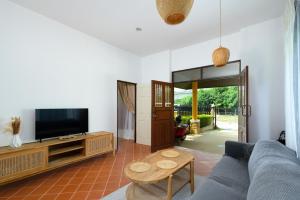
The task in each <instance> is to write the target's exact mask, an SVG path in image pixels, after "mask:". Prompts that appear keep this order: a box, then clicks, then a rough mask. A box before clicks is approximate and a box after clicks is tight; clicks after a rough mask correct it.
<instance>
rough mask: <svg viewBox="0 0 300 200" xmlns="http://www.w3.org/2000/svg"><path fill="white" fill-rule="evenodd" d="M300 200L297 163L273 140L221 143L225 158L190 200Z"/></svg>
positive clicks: (299, 177)
mask: <svg viewBox="0 0 300 200" xmlns="http://www.w3.org/2000/svg"><path fill="white" fill-rule="evenodd" d="M202 199H203V200H223V199H224V200H242V199H247V200H300V160H299V159H297V157H296V153H295V152H294V151H293V150H291V149H289V148H287V147H286V146H284V145H282V144H280V143H279V142H276V141H259V142H257V143H256V144H255V146H254V145H251V144H243V143H237V142H226V143H225V155H224V157H223V158H222V159H221V161H220V162H219V163H218V164H217V165H216V167H215V168H214V170H213V172H212V173H211V174H210V176H209V177H208V178H207V180H206V181H205V182H204V184H203V185H202V186H201V187H200V189H199V190H198V191H197V192H196V193H195V194H194V195H193V197H192V200H202Z"/></svg>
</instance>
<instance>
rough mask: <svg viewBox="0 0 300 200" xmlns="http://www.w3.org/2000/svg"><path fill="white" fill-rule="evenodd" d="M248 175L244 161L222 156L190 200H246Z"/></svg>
mask: <svg viewBox="0 0 300 200" xmlns="http://www.w3.org/2000/svg"><path fill="white" fill-rule="evenodd" d="M248 188H249V175H248V168H247V162H246V161H240V160H237V159H234V158H232V157H229V156H224V157H223V158H222V159H221V160H220V162H218V164H217V165H216V166H215V168H214V170H213V172H212V173H211V174H210V176H209V177H208V179H207V180H206V181H205V183H204V184H203V185H202V186H201V189H200V190H199V192H197V194H195V195H194V197H193V198H192V199H195V200H196V199H205V200H219V199H221V200H222V199H224V200H225V199H226V200H227V199H232V200H235V199H238V200H241V199H246V197H247V191H248Z"/></svg>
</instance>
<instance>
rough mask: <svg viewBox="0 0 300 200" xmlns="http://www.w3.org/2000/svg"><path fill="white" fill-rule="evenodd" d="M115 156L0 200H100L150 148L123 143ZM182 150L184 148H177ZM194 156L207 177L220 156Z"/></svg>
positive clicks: (32, 181) (3, 194)
mask: <svg viewBox="0 0 300 200" xmlns="http://www.w3.org/2000/svg"><path fill="white" fill-rule="evenodd" d="M119 144H120V145H119V150H118V152H117V153H116V156H115V157H113V155H112V154H107V155H103V156H99V157H96V158H92V159H90V160H87V161H83V162H81V163H78V164H74V165H71V166H68V167H64V168H61V169H57V170H54V171H51V172H48V173H44V174H41V175H37V176H34V177H31V178H27V179H25V180H22V181H19V182H15V183H11V184H8V185H6V186H2V187H1V188H0V200H13V199H15V200H25V199H26V200H27V199H28V200H35V199H41V200H60V199H61V200H68V199H78V200H79V199H80V200H85V199H88V200H90V199H100V198H101V197H104V196H105V195H107V194H109V193H111V192H113V191H115V190H116V189H118V188H120V187H122V186H124V185H126V184H128V183H129V181H128V180H127V179H126V178H125V177H124V176H123V173H122V172H123V168H124V166H125V165H126V164H127V163H129V162H131V161H132V160H138V159H141V158H143V157H144V156H146V155H148V154H149V153H150V148H149V146H145V145H140V144H134V143H133V142H131V141H127V140H122V141H121V142H120V143H119ZM176 148H181V149H183V148H182V147H176ZM186 150H187V151H190V152H192V153H193V154H194V155H195V158H196V160H195V173H196V174H199V175H201V176H206V175H208V174H209V173H210V171H211V169H212V168H213V167H214V166H215V164H216V163H217V162H218V160H219V159H220V156H218V155H213V154H207V153H203V152H200V151H194V150H190V149H186Z"/></svg>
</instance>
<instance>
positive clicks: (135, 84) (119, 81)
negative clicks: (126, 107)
mask: <svg viewBox="0 0 300 200" xmlns="http://www.w3.org/2000/svg"><path fill="white" fill-rule="evenodd" d="M118 83H126V84H130V85H134V101H135V103H134V110H135V115H134V121H135V123H134V143H136V119H137V117H136V115H137V114H136V113H137V112H136V111H137V110H136V109H137V106H136V103H137V99H136V98H137V83H133V82H128V81H122V80H117V150H118V146H119V106H118V100H119V98H118V89H119V84H118Z"/></svg>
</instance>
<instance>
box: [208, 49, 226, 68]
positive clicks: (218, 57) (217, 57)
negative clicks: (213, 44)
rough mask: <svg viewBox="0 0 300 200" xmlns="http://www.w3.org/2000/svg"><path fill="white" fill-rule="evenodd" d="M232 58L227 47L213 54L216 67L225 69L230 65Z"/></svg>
mask: <svg viewBox="0 0 300 200" xmlns="http://www.w3.org/2000/svg"><path fill="white" fill-rule="evenodd" d="M229 57H230V51H229V49H227V48H225V47H219V48H217V49H216V50H214V52H213V56H212V59H213V63H214V65H215V66H216V67H223V66H224V65H226V64H227V63H228V60H229Z"/></svg>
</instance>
